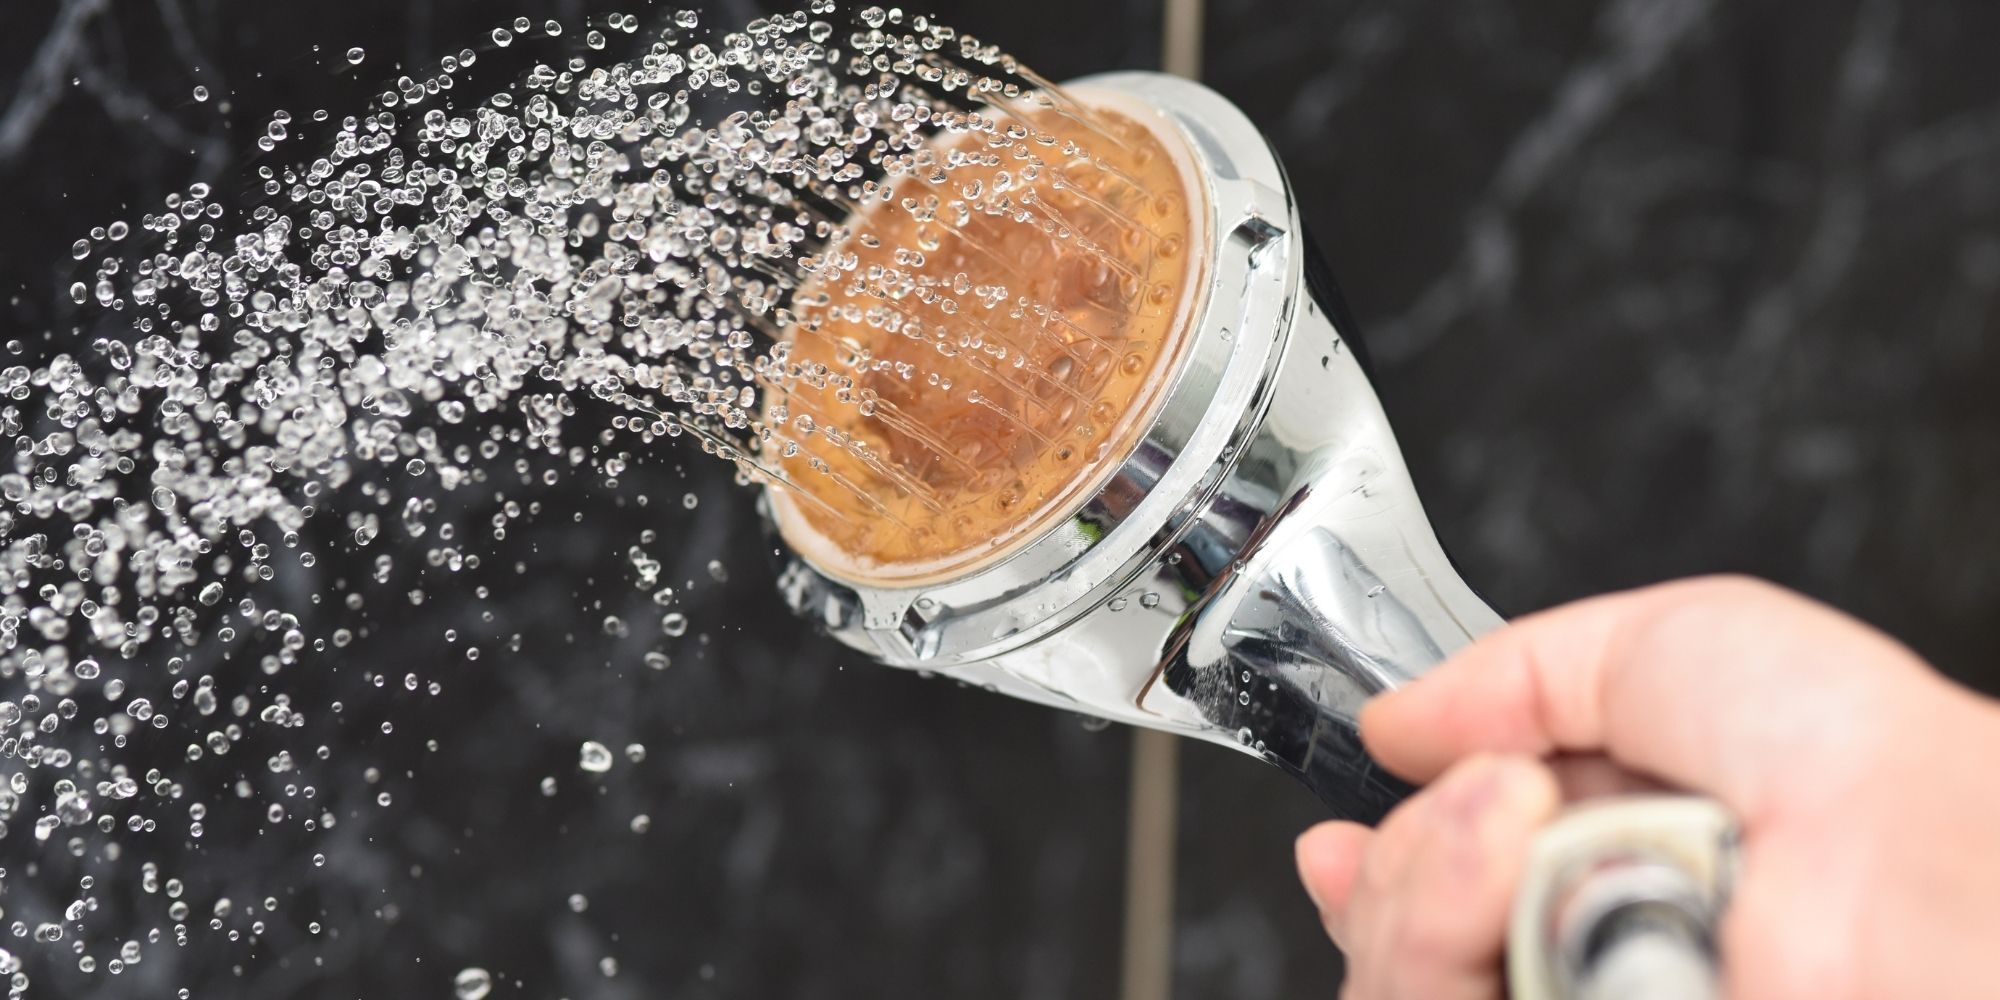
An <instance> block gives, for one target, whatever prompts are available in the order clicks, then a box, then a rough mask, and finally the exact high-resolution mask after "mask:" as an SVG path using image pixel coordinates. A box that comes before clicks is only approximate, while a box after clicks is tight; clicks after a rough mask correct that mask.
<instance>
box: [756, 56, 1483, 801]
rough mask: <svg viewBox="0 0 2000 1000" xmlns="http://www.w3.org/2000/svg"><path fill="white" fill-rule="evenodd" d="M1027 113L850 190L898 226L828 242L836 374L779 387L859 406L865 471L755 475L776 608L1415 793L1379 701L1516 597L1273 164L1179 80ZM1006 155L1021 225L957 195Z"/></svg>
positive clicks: (852, 467)
mask: <svg viewBox="0 0 2000 1000" xmlns="http://www.w3.org/2000/svg"><path fill="white" fill-rule="evenodd" d="M1037 114H1039V116H1040V117H1037ZM1024 117H1026V118H1028V119H1030V120H1028V121H1018V120H1015V121H1009V122H1003V123H999V125H998V127H1000V128H1002V129H1005V128H1008V127H1013V126H1019V127H1020V129H1021V131H1019V132H1018V133H1017V134H1018V135H1020V136H1023V137H1025V142H1024V143H1022V144H1021V145H1018V146H1013V147H1008V148H1010V149H1021V148H1026V149H1028V150H1029V152H1030V154H1033V153H1035V152H1036V148H1037V146H1039V148H1040V150H1041V151H1043V152H1045V153H1046V154H1047V155H1029V156H1025V157H1018V158H1015V159H1006V158H1002V159H1001V160H1000V161H999V162H998V163H985V164H983V165H982V164H979V163H973V164H971V165H967V164H966V163H965V162H963V158H964V156H967V155H972V154H976V153H977V152H978V151H979V150H980V149H981V148H983V147H982V146H980V145H979V144H976V143H966V144H962V145H953V146H947V147H946V148H945V149H944V150H942V151H940V152H939V153H938V155H939V156H940V158H941V159H940V161H939V162H941V163H943V164H944V167H943V168H941V169H937V170H931V171H930V172H929V173H927V174H925V173H919V174H918V176H919V177H920V178H923V177H928V178H931V179H930V180H928V181H926V182H924V183H920V184H918V185H915V188H914V190H912V189H910V187H911V186H909V185H907V184H902V185H899V187H898V190H897V191H896V193H895V195H894V196H893V198H894V199H896V200H894V201H893V202H884V203H882V204H881V205H875V206H868V207H864V208H862V209H859V210H858V211H857V213H856V216H855V217H858V218H864V219H867V220H868V222H869V226H868V227H866V228H867V230H868V232H870V233H871V234H872V235H875V236H877V237H883V236H886V235H893V236H894V237H895V238H894V239H886V238H885V239H881V240H880V245H879V246H868V245H867V243H866V241H865V240H864V241H862V242H861V245H859V246H855V247H852V248H850V249H849V250H848V251H847V252H849V253H851V254H852V255H853V256H852V257H848V258H844V259H842V260H839V261H834V262H833V263H836V264H842V265H845V266H843V267H841V268H840V271H839V273H838V274H836V273H835V272H834V271H833V270H832V269H830V267H829V266H828V262H827V261H825V260H821V261H815V262H814V266H815V267H817V268H819V270H817V271H815V272H814V273H815V275H817V276H820V277H821V279H822V284H821V285H820V286H818V288H816V289H815V288H809V289H807V291H806V294H805V295H804V296H803V297H802V298H801V301H802V302H803V305H802V306H801V308H800V309H799V310H798V311H797V312H798V316H799V317H801V318H798V319H795V322H794V324H793V326H792V328H791V329H790V330H789V332H788V336H789V338H790V343H791V344H792V350H793V353H792V355H791V359H790V360H791V361H792V362H798V363H801V370H804V371H805V372H806V373H807V375H808V378H807V379H806V381H808V382H810V381H812V377H813V376H815V375H818V376H819V377H820V381H821V382H822V383H823V384H822V385H820V386H817V387H811V388H810V389H809V390H808V391H797V392H794V393H792V394H791V397H792V398H785V399H780V400H779V401H777V402H776V403H774V404H773V405H786V406H794V407H796V411H795V412H794V413H788V414H784V415H785V416H796V414H797V413H808V412H810V413H813V414H815V415H814V416H813V417H812V418H811V419H813V420H821V419H822V418H823V417H825V416H827V415H830V414H836V413H846V414H851V416H846V417H839V418H836V419H835V420H834V422H833V424H832V427H833V430H834V433H833V435H832V436H833V437H834V438H836V439H838V441H841V442H846V443H848V444H859V447H847V448H839V449H832V450H824V451H822V453H821V454H820V455H819V456H816V457H814V459H813V462H814V464H813V465H812V467H811V472H812V473H814V474H817V475H821V476H826V477H829V478H832V479H834V480H835V481H837V482H840V483H842V484H843V485H845V486H854V487H863V488H860V489H849V490H846V491H845V492H844V493H841V492H836V491H829V490H826V489H801V488H798V487H796V486H795V487H792V488H786V487H784V486H783V484H780V485H778V486H776V487H774V488H773V489H771V490H769V491H767V493H766V509H767V511H768V512H769V513H770V514H771V517H772V520H773V522H774V523H775V524H776V526H777V528H778V534H779V537H780V540H781V551H782V553H783V558H784V563H785V565H784V569H783V573H782V576H781V581H780V583H781V587H782V589H783V591H784V594H785V597H786V599H787V601H788V603H789V604H790V605H791V606H792V608H793V609H794V610H795V611H797V612H798V613H800V614H803V615H806V616H808V617H810V618H812V619H814V620H816V621H818V622H820V623H821V624H822V625H823V626H824V627H825V628H826V629H827V630H828V631H829V632H830V633H831V634H832V635H834V636H835V637H836V638H838V639H840V640H841V641H842V642H845V643H847V644H849V645H851V646H854V647H855V648H857V649H860V650H863V651H865V652H867V653H868V654H870V655H871V656H873V657H875V658H876V659H879V660H881V661H882V662H884V663H887V664H890V665H892V666H901V667H908V668H916V669H923V670H928V671H934V672H937V673H942V674H947V675H950V676H952V677H955V678H957V679H960V680H964V681H967V682H970V683H974V684H978V685H981V686H984V687H987V688H989V689H992V690H996V691H999V692H1002V693H1006V694H1011V695H1014V696H1016V697H1021V698H1026V699H1030V700H1033V701H1039V702H1043V703H1046V704H1050V705H1055V706H1060V707H1063V708H1067V709H1071V710H1074V711H1079V712H1084V713H1088V714H1092V715H1098V716H1102V717H1105V718H1110V719H1114V720H1118V721H1122V722H1128V723H1131V724H1134V725H1142V726H1150V727H1153V728H1158V729H1164V730H1169V731H1173V732H1178V733H1182V734H1184V735H1189V736H1195V737H1199V738H1203V739H1208V740H1211V741H1214V742H1218V743H1223V744H1226V745H1229V746H1234V747H1237V748H1239V749H1242V750H1245V751H1248V752H1251V753H1254V754H1256V755H1258V756H1260V757H1262V758H1264V759H1266V760H1268V761H1271V762H1273V763H1275V764H1278V765H1280V766H1282V767H1284V768H1285V769H1287V770H1289V771H1291V772H1292V773H1294V774H1296V775H1298V776H1300V777H1301V778H1302V779H1303V780H1305V781H1306V783H1307V784H1308V785H1310V786H1312V787H1313V788H1314V789H1315V790H1316V791H1317V792H1318V793H1319V794H1320V795H1321V797H1322V798H1323V799H1325V800H1327V801H1328V802H1329V803H1330V804H1332V805H1333V806H1334V807H1335V808H1336V809H1337V810H1339V811H1340V812H1342V813H1344V814H1347V815H1351V816H1358V817H1364V818H1365V817H1372V816H1375V815H1379V814H1380V813H1381V812H1382V811H1384V810H1385V809H1386V808H1388V807H1389V806H1390V805H1392V804H1393V803H1394V802H1395V801H1396V800H1397V799H1398V798H1399V797H1400V795H1401V794H1402V793H1403V791H1404V789H1403V788H1402V787H1401V786H1400V785H1399V784H1398V783H1396V782H1395V781H1394V780H1393V779H1390V778H1388V777H1387V776H1385V775H1384V774H1382V773H1381V772H1380V771H1379V769H1377V768H1376V767H1375V766H1374V765H1373V763H1372V762H1371V761H1370V760H1369V759H1368V757H1367V755H1366V754H1365V752H1364V751H1363V750H1362V749H1361V747H1360V745H1359V741H1358V739H1357V738H1356V736H1355V728H1354V726H1355V717H1356V714H1357V712H1358V711H1359V708H1360V705H1361V703H1362V701H1364V700H1365V699H1366V698H1367V697H1369V696H1370V695H1372V694H1374V693H1376V692H1379V691H1381V690H1384V689H1386V688H1388V687H1390V686H1393V685H1396V684H1399V683H1401V682H1403V681H1405V680H1408V679H1410V678H1412V677H1414V676H1415V675H1417V674H1418V673H1420V672H1422V671H1424V670H1426V669H1428V668H1429V667H1430V666H1431V665H1433V664H1435V663H1436V662H1438V661H1439V660H1441V659H1442V658H1443V657H1445V656H1446V655H1448V654H1449V653H1451V652H1452V651H1454V650H1455V649H1457V648H1459V647H1460V646H1462V645H1464V644H1466V643H1467V642H1469V641H1470V640H1471V638H1472V637H1473V636H1474V635H1477V634H1479V633H1480V632H1483V631H1485V630H1487V629H1489V628H1492V627H1493V626H1495V625H1497V624H1498V623H1499V618H1498V617H1497V616H1496V615H1494V614H1493V612H1492V611H1490V610H1489V609H1487V608H1486V606H1485V605H1484V604H1482V603H1481V602H1480V601H1479V600H1478V599H1477V598H1476V597H1475V596H1474V595H1473V594H1472V593H1471V592H1470V590H1468V589H1467V588H1466V587H1465V585H1464V584H1463V583H1462V582H1461V581H1460V580H1459V578H1458V577H1457V575H1456V573H1455V572H1454V571H1453V570H1452V568H1451V566H1450V564H1449V562H1448V561H1447V560H1446V558H1445V556H1444V553H1443V551H1442V550H1441V549H1440V547H1439V546H1438V543H1437V540H1436V538H1435V536H1434V535H1433V533H1432V531H1431V528H1430V525H1429V523H1428V522H1427V521H1426V520H1425V518H1424V514H1423V510H1422V508H1421V506H1420V505H1419V504H1418V502H1417V498H1416V494H1415V490H1414V488H1413V487H1412V485H1411V483H1410V479H1409V474H1408V472H1407V470H1406V469H1405V467H1404V464H1403V461H1402V458H1401V455H1400V453H1399V452H1398V450H1397V448H1396V443H1395V439H1394V437H1393V435H1392V434H1391V433H1390V430H1389V426H1388V423H1387V421H1386V419H1385V418H1384V417H1383V414H1382V412H1381V408H1380V406H1379V405H1378V404H1377V402H1376V400H1375V397H1374V394H1373V392H1372V391H1371V389H1370V387H1369V384H1368V380H1367V378H1366V376H1365V375H1364V374H1363V372H1362V370H1361V368H1360V365H1359V364H1358V362H1357V361H1356V359H1355V358H1354V356H1353V354H1352V352H1351V351H1350V350H1349V348H1348V346H1347V343H1346V341H1345V339H1344V336H1343V332H1342V331H1341V330H1339V329H1337V328H1336V326H1335V324H1334V321H1333V319H1332V318H1331V313H1330V311H1329V307H1330V306H1331V305H1332V303H1331V302H1330V301H1322V300H1324V299H1330V295H1331V291H1330V285H1329V284H1328V283H1325V282H1320V281H1317V280H1316V279H1315V278H1314V277H1313V276H1312V275H1310V274H1309V267H1308V261H1307V256H1308V255H1307V251H1306V246H1305V239H1304V233H1303V232H1302V230H1301V229H1300V224H1299V218H1298V213H1297V210H1296V207H1295V206H1294V204H1293V201H1292V196H1291V191H1290V188H1289V186H1288V184H1287V181H1286V179H1285V176H1284V174H1283V171H1282V169H1281V168H1280V167H1279V164H1278V162H1277V160H1276V158H1275V157H1274V156H1273V155H1272V154H1271V151H1270V148H1269V146H1268V145H1267V144H1266V143H1265V141H1264V139H1263V137H1262V136H1261V135H1259V134H1258V132H1257V131H1256V129H1255V127H1254V126H1252V125H1251V124H1250V122H1249V121H1248V120H1247V119H1246V118H1245V117H1244V116H1243V115H1242V113H1241V112H1240V111H1238V110H1237V109H1236V108H1235V107H1233V106H1232V105H1230V104H1229V102H1228V101H1226V100H1224V99H1223V98H1222V97H1220V96H1218V95H1217V94H1215V93H1214V92H1212V91H1210V90H1208V89H1207V88H1205V87H1202V86H1201V85H1199V84H1195V83H1192V82H1189V81H1186V80H1182V79H1179V78H1175V77H1170V76H1165V75H1161V74H1154V73H1116V74H1107V75H1102V76H1095V77H1090V78H1086V79H1084V80H1080V81H1076V82H1074V83H1072V84H1069V85H1066V86H1065V87H1064V88H1062V91H1061V92H1059V93H1052V94H1051V95H1050V98H1049V101H1048V103H1047V105H1046V106H1045V107H1044V109H1043V110H1042V111H1041V112H1039V113H1024ZM1080 149H1088V151H1089V154H1090V155H1089V156H1081V155H1067V154H1074V153H1076V151H1077V150H1080ZM954 150H956V151H958V153H959V154H960V155H959V159H958V160H957V161H953V159H952V157H953V151H954ZM1079 161H1084V162H1079ZM1028 163H1034V164H1036V166H1035V167H1034V168H1033V172H1032V173H1031V174H1030V175H1029V176H1027V177H1026V178H1025V179H1024V177H1023V174H1024V173H1026V172H1027V171H1024V170H1023V165H1024V164H1028ZM1051 163H1053V164H1068V166H1065V167H1062V168H1060V169H1058V168H1055V167H1051V166H1048V164H1051ZM982 171H983V172H982ZM1001 173H1005V174H1007V178H1006V181H1005V182H1006V183H1008V184H1010V185H1012V186H1013V190H1012V191H1011V192H1010V193H1009V196H1008V197H1007V199H1006V201H1005V205H1006V206H1007V207H1006V209H1003V211H1011V212H1012V214H1011V216H1010V218H1011V219H1012V220H1013V221H1014V222H1015V223H1017V225H1016V226H1015V227H1014V228H1013V230H1012V231H1013V232H1014V234H1015V235H1016V236H1018V237H1019V241H1018V243H1017V244H1007V243H1004V242H1002V241H1000V240H999V239H998V236H999V235H1000V231H1004V230H1006V229H1007V227H1004V226H987V225H986V224H985V223H983V222H982V221H981V220H979V219H978V218H977V217H976V213H975V214H973V215H968V214H967V213H965V212H964V211H962V210H961V211H958V212H957V213H956V214H953V213H951V212H945V211H940V209H943V208H946V207H948V206H950V205H952V204H953V203H954V202H956V203H957V204H959V205H960V206H963V205H964V204H965V203H967V199H966V198H965V197H963V195H964V194H965V192H966V191H968V190H978V191H980V192H981V194H982V196H983V197H984V198H985V199H986V200H985V201H983V202H979V203H980V204H983V205H991V204H993V200H992V197H991V194H992V192H991V187H990V186H991V185H993V184H995V183H999V182H1001V181H1000V177H999V175H1000V174H1001ZM954 193H956V194H957V195H959V196H960V197H957V198H953V197H952V195H953V194H954ZM933 199H934V200H933ZM891 207H893V208H896V209H900V210H901V211H900V212H893V213H892V212H889V211H888V210H887V209H889V208H891ZM878 213H879V215H880V218H877V217H876V216H877V214H878ZM892 218H900V219H904V220H906V221H901V222H897V221H891V220H892ZM1021 223H1025V225H1019V224H1021ZM899 227H900V228H899ZM859 228H862V227H857V229H859ZM1031 228H1033V229H1037V230H1039V231H1040V232H1042V233H1043V235H1045V236H1047V237H1048V239H1047V240H1041V239H1036V238H1030V236H1031V235H1032V234H1030V233H1029V230H1030V229H1031ZM1023 234H1027V235H1023ZM1065 238H1066V239H1067V242H1065V241H1064V240H1065ZM1037 246H1039V249H1037V248H1036V247H1037ZM912 254H914V255H915V256H912ZM825 256H827V257H832V256H834V255H832V254H828V255H825ZM917 257H922V258H926V259H923V260H917V259H916V258H917ZM941 260H942V261H948V262H949V264H948V266H945V267H944V268H942V270H943V272H944V274H946V275H948V276H949V280H948V281H939V280H937V279H936V278H935V277H933V276H930V275H932V274H933V272H936V271H937V270H939V269H938V268H937V267H936V266H935V265H937V264H938V263H939V262H940V261H941ZM982 288H983V289H987V291H986V292H985V293H984V294H986V295H988V296H992V297H999V296H1002V295H1004V296H1006V297H1007V299H1008V302H1009V303H1015V297H1017V296H1018V297H1020V298H1021V299H1023V300H1025V301H1026V302H1027V303H1028V304H1027V305H1025V306H1019V305H1018V303H1015V304H1013V305H1006V306H1003V304H1000V303H995V305H994V306H993V307H991V308H988V307H987V306H986V304H985V303H984V302H982V301H980V300H979V296H980V295H981V294H982V293H981V289H982ZM993 289H1001V290H1002V291H999V292H995V291H992V290H993ZM1037 309H1042V310H1044V311H1043V312H1037V311H1036V310H1037ZM1023 310H1025V313H1024V314H1020V313H1023ZM940 343H942V349H940ZM939 358H943V360H942V361H940V360H938V359H939ZM802 359H803V361H802ZM814 366H820V367H819V368H816V367H814ZM899 366H907V367H899ZM821 368H823V369H824V371H823V372H822V371H821V370H820V369H821ZM919 370H924V371H938V370H949V371H950V372H953V373H955V374H952V375H948V376H944V378H946V379H948V380H949V381H950V382H951V383H952V384H951V385H950V387H949V389H944V388H942V387H939V386H935V385H932V384H931V383H930V381H929V377H928V376H927V375H924V376H918V375H916V374H915V373H916V372H917V371H919ZM1059 373H1060V374H1059ZM906 375H907V376H910V377H908V378H906V377H905V376H906ZM913 381H915V382H918V383H919V384H915V385H911V384H909V383H910V382H913ZM933 390H936V391H933ZM815 394H817V395H816V396H815ZM841 402H844V403H848V404H851V405H849V406H848V408H847V409H846V410H839V409H837V408H836V407H835V406H834V404H835V403H841ZM825 426H826V425H825V424H822V425H821V428H822V430H823V429H824V428H825ZM824 447H825V446H824V445H822V448H824ZM801 475H804V473H797V474H793V476H792V478H793V479H797V478H799V476H801Z"/></svg>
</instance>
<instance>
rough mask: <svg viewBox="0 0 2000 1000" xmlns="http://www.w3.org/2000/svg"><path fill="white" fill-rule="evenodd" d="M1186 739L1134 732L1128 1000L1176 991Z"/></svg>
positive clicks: (1125, 969)
mask: <svg viewBox="0 0 2000 1000" xmlns="http://www.w3.org/2000/svg"><path fill="white" fill-rule="evenodd" d="M1180 759H1181V738H1180V737H1179V736H1176V735H1174V734H1172V733H1164V732H1161V731H1159V730H1157V729H1134V730H1132V798H1131V806H1130V809H1131V814H1130V817H1129V818H1128V819H1127V821H1126V823H1127V826H1126V835H1125V945H1124V954H1123V960H1122V962H1121V963H1120V969H1119V996H1120V997H1121V998H1123V1000H1168V998H1169V997H1172V996H1173V992H1174V869H1175V865H1174V852H1175V841H1176V840H1177V839H1178V838H1177V837H1176V834H1177V833H1178V832H1179V830H1178V827H1179V826H1180V818H1179V816H1178V815H1177V813H1178V810H1179V807H1180V802H1179V799H1180V794H1179V793H1180V787H1179V786H1180Z"/></svg>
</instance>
